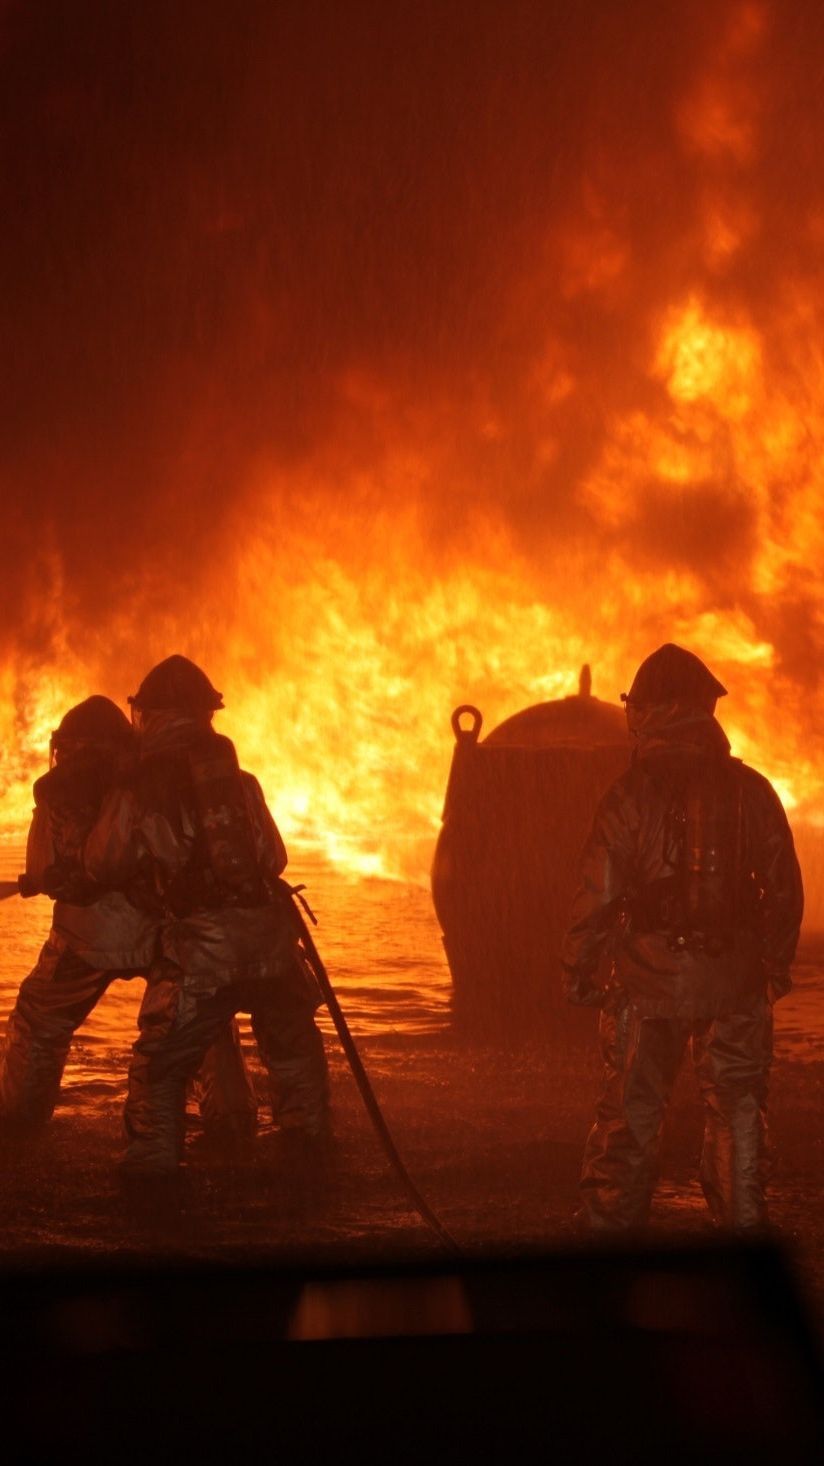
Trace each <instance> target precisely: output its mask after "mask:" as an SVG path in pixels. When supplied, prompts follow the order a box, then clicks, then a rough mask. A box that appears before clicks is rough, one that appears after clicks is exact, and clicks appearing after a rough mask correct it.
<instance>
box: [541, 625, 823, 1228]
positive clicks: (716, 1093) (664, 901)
mask: <svg viewBox="0 0 824 1466" xmlns="http://www.w3.org/2000/svg"><path fill="white" fill-rule="evenodd" d="M725 694H726V689H725V688H724V687H722V685H721V683H720V682H718V681H717V679H716V678H715V677H713V675H712V674H711V672H710V671H709V670H708V668H707V667H706V666H705V665H704V663H703V662H701V661H700V660H699V658H698V657H696V656H694V655H693V654H692V653H691V652H688V651H685V650H684V649H683V648H681V647H678V646H674V645H672V644H671V643H670V644H667V645H666V646H662V647H660V648H659V649H658V650H657V651H656V652H654V653H653V654H652V655H651V656H649V657H648V658H647V659H646V661H644V662H643V663H642V664H641V666H640V668H639V669H638V672H637V674H636V677H635V680H634V681H633V683H632V686H631V688H630V690H629V692H628V693H627V694H626V695H625V697H624V701H625V703H626V713H627V723H628V727H629V731H630V735H631V737H632V740H633V742H634V745H635V746H634V751H633V755H632V761H631V764H630V767H629V769H628V770H627V772H626V773H625V774H623V775H622V776H621V777H620V778H619V779H618V780H617V781H616V782H615V783H614V784H613V785H612V787H611V788H610V789H609V790H608V791H607V793H606V794H605V795H604V797H603V799H602V800H601V803H600V805H599V807H598V810H597V812H596V815H595V819H594V823H593V827H592V830H591V833H590V836H589V839H588V841H587V844H586V846H585V848H584V853H583V856H582V870H581V883H580V887H579V890H578V893H577V895H576V897H575V900H574V904H573V909H572V914H571V922H570V926H569V929H568V931H567V933H566V936H565V939H564V943H563V948H562V966H563V972H564V983H565V988H566V993H567V996H568V998H569V1000H570V1002H572V1003H579V1004H587V1005H592V1006H598V1007H600V1008H601V1009H602V1012H601V1019H600V1039H601V1049H602V1056H603V1061H604V1079H603V1087H602V1090H601V1094H600V1098H599V1101H598V1105H597V1111H596V1120H595V1124H594V1125H593V1127H592V1130H591V1131H590V1134H589V1138H588V1140H587V1143H586V1149H585V1153H584V1161H583V1172H582V1178H581V1197H582V1212H581V1215H582V1220H583V1221H584V1223H585V1225H587V1226H588V1227H589V1228H591V1229H593V1230H612V1229H621V1228H630V1227H636V1226H639V1225H642V1224H643V1223H644V1222H645V1221H646V1219H647V1216H648V1213H649V1208H650V1203H651V1200H652V1195H653V1191H654V1188H655V1183H656V1177H657V1166H658V1155H659V1147H660V1139H661V1131H662V1125H663V1121H664V1116H665V1111H666V1108H667V1103H668V1100H669V1097H670V1093H671V1091H672V1087H673V1084H674V1081H675V1078H676V1075H677V1073H678V1069H679V1066H680V1064H681V1061H682V1059H683V1056H684V1052H685V1049H686V1047H687V1045H688V1044H689V1045H690V1046H691V1049H692V1059H693V1063H694V1066H695V1070H696V1074H697V1078H698V1083H699V1087H700V1091H701V1096H702V1099H703V1105H704V1143H703V1150H702V1155H701V1184H702V1187H703V1191H704V1195H705V1197H706V1200H707V1204H708V1206H709V1209H710V1213H711V1216H712V1219H713V1221H714V1222H715V1223H716V1224H717V1225H719V1226H727V1227H733V1228H736V1229H746V1228H752V1227H759V1226H761V1225H763V1224H764V1222H765V1221H766V1206H765V1197H764V1187H765V1180H766V1165H765V1161H766V1157H765V1145H766V1128H765V1123H766V1100H767V1082H768V1076H769V1069H770V1061H771V1056H772V1005H773V1003H774V1002H775V1001H776V1000H777V999H778V998H780V997H781V996H782V995H783V994H785V993H786V992H788V991H789V988H790V986H791V981H790V964H791V962H792V960H793V956H794V953H795V948H796V943H797V940H798V934H799V929H800V925H801V915H802V908H803V895H802V886H801V875H800V871H799V867H798V861H797V859H796V855H795V850H794V847H793V839H792V835H791V833H790V828H789V825H788V823H787V819H786V816H785V814H784V810H783V808H782V806H781V803H780V801H779V799H778V796H777V795H776V793H775V791H774V790H773V788H772V787H771V785H770V784H769V783H768V782H767V780H766V779H765V778H764V777H763V776H762V775H761V774H759V773H757V772H756V771H755V770H754V769H751V768H748V767H747V766H746V765H745V764H743V763H741V762H740V761H739V760H738V759H734V758H732V757H731V755H730V747H729V743H728V741H727V738H726V736H725V734H724V732H723V730H722V728H721V726H720V725H719V723H718V722H717V721H716V719H715V717H714V712H715V705H716V701H717V699H718V698H719V697H723V696H724V695H725ZM607 959H609V964H608V965H609V966H610V972H609V975H608V976H607V977H606V979H605V980H603V981H602V980H601V979H600V977H599V969H600V971H601V972H603V970H604V963H605V962H607Z"/></svg>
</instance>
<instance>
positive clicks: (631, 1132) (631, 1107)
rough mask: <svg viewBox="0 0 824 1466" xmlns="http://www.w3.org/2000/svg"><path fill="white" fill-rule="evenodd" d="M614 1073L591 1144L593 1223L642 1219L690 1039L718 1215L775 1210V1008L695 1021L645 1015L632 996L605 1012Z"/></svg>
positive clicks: (712, 1205)
mask: <svg viewBox="0 0 824 1466" xmlns="http://www.w3.org/2000/svg"><path fill="white" fill-rule="evenodd" d="M600 1039H601V1052H602V1057H603V1061H604V1078H603V1085H602V1089H601V1095H600V1098H599V1101H598V1106H597V1110H596V1120H595V1124H594V1125H593V1127H592V1130H591V1131H590V1134H589V1137H588V1139H587V1143H586V1148H585V1151H584V1162H583V1170H582V1176H581V1200H582V1212H583V1219H584V1220H585V1222H586V1223H587V1224H588V1225H589V1227H590V1228H591V1229H592V1230H595V1231H602V1230H603V1231H607V1230H615V1229H621V1228H627V1227H637V1226H642V1225H643V1224H644V1223H645V1222H646V1220H647V1217H648V1215H649V1209H650V1203H651V1201H652V1195H653V1192H654V1190H655V1185H656V1181H657V1179H658V1158H659V1151H660V1144H661V1133H662V1129H663V1123H664V1116H665V1113H666V1109H667V1104H668V1101H669V1098H670V1095H671V1093H672V1087H673V1084H674V1083H675V1079H676V1077H677V1074H678V1071H679V1068H680V1066H681V1063H682V1060H683V1057H684V1053H685V1050H686V1048H687V1045H688V1044H689V1045H690V1046H691V1048H692V1059H693V1063H694V1065H695V1071H696V1075H697V1078H698V1084H699V1087H700V1091H701V1097H702V1100H703V1104H704V1144H703V1149H702V1152H701V1171H700V1175H701V1185H702V1188H703V1191H704V1196H705V1197H706V1200H707V1205H708V1206H709V1209H710V1213H711V1216H712V1219H713V1221H714V1222H715V1223H716V1225H718V1226H726V1227H733V1228H738V1229H741V1228H748V1227H758V1226H760V1225H763V1223H764V1222H765V1221H766V1218H767V1212H766V1203H765V1198H764V1188H765V1184H766V1179H767V1177H766V1102H767V1084H768V1079H769V1070H770V1063H771V1060H772V1008H771V1007H770V1004H769V1003H768V1002H767V1001H766V999H764V1000H763V1001H762V1002H760V1003H759V1004H758V1005H757V1006H756V1007H754V1008H753V1010H752V1011H751V1012H746V1013H731V1014H728V1015H725V1016H724V1017H720V1018H712V1019H703V1020H699V1021H697V1022H692V1023H685V1022H683V1021H679V1020H676V1019H670V1018H642V1017H641V1016H640V1015H639V1014H638V1013H637V1012H636V1010H635V1009H634V1008H633V1006H632V1004H629V1005H627V1006H626V1007H624V1008H621V1009H619V1010H618V1011H617V1012H610V1011H605V1012H603V1013H602V1014H601V1026H600Z"/></svg>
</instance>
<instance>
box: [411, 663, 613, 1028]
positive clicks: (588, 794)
mask: <svg viewBox="0 0 824 1466" xmlns="http://www.w3.org/2000/svg"><path fill="white" fill-rule="evenodd" d="M482 724H483V717H482V714H481V712H480V710H479V709H478V708H476V707H472V706H470V705H464V706H462V707H458V708H456V709H455V711H454V713H453V714H452V728H453V731H454V734H455V749H454V753H453V757H452V768H451V770H450V774H449V782H448V784H447V789H446V800H445V803H444V811H443V826H442V829H441V832H440V835H439V837H438V842H437V845H436V848H435V857H434V861H433V865H432V896H433V900H434V904H435V911H436V913H437V916H438V920H439V922H440V926H441V931H442V935H443V944H444V949H445V952H446V957H447V961H448V963H449V969H450V972H451V974H452V983H453V1004H452V1006H453V1017H454V1021H455V1024H456V1026H457V1027H459V1028H460V1029H462V1030H464V1031H467V1032H470V1033H472V1034H474V1035H477V1036H479V1037H481V1038H488V1039H490V1040H492V1041H493V1042H494V1041H499V1040H510V1041H511V1040H520V1039H525V1038H527V1037H528V1036H531V1035H545V1036H550V1035H552V1034H555V1035H557V1036H560V1037H562V1038H574V1037H576V1036H580V1037H582V1038H583V1037H584V1036H585V1035H586V1034H587V1033H588V1032H589V1031H591V1029H592V1027H593V1026H594V1014H593V1011H592V1010H591V1009H576V1008H573V1007H572V1006H571V1005H570V1004H569V1003H567V1001H566V999H565V998H564V997H563V994H562V992H561V985H560V969H559V949H560V943H561V938H562V936H563V933H564V930H565V927H566V924H567V921H568V918H569V908H570V903H571V900H572V896H573V894H574V891H575V886H576V880H577V865H578V857H579V855H580V852H581V848H582V846H583V844H584V841H585V839H586V836H587V833H588V831H589V827H590V824H591V822H592V817H593V814H594V812H595V808H596V805H597V803H598V800H599V799H600V797H601V795H602V794H603V792H604V790H605V789H607V788H608V786H609V785H610V784H611V783H612V781H613V780H614V779H615V778H617V777H618V775H619V774H621V773H623V771H624V770H625V769H626V768H627V766H628V764H629V754H630V749H629V740H628V735H627V727H626V719H625V717H624V713H623V709H622V708H620V707H619V706H618V705H617V704H612V703H607V702H602V701H601V700H600V699H599V698H597V697H593V696H592V692H591V676H590V672H589V668H588V667H584V668H583V670H582V672H581V680H580V686H579V691H578V693H577V694H575V695H574V696H571V697H565V698H560V699H559V700H558V701H555V702H545V703H538V704H537V705H536V706H535V707H530V708H525V709H524V711H523V712H520V713H516V714H515V715H514V717H511V718H507V719H506V721H505V722H503V723H501V724H500V725H499V727H497V728H495V729H494V730H493V732H491V733H489V734H488V735H487V737H485V738H483V739H481V737H480V733H481V727H482Z"/></svg>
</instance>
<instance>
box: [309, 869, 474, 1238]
mask: <svg viewBox="0 0 824 1466" xmlns="http://www.w3.org/2000/svg"><path fill="white" fill-rule="evenodd" d="M282 885H283V887H284V888H285V890H287V891H288V892H289V897H290V900H289V908H290V910H291V912H292V920H293V922H294V924H295V928H296V931H297V933H298V935H299V937H300V941H301V945H302V947H303V949H304V952H305V954H306V957H307V960H308V962H309V965H310V967H311V968H312V971H313V972H314V974H315V977H316V978H317V982H318V986H319V987H320V990H321V992H322V994H323V998H324V1001H325V1003H326V1006H327V1008H328V1009H329V1012H330V1014H331V1017H332V1022H333V1023H334V1025H335V1029H336V1031H337V1035H338V1038H339V1039H340V1041H341V1046H342V1048H343V1051H344V1053H345V1055H346V1057H347V1059H348V1061H349V1067H350V1068H351V1070H352V1074H353V1075H354V1078H355V1083H356V1084H357V1086H358V1089H359V1090H360V1095H361V1099H362V1100H363V1102H364V1104H365V1106H366V1109H367V1113H368V1115H369V1118H370V1120H371V1121H372V1124H373V1126H374V1128H375V1132H376V1134H377V1136H378V1139H379V1141H380V1143H381V1145H382V1146H383V1149H384V1152H385V1154H386V1156H387V1159H388V1160H389V1163H390V1165H391V1166H392V1169H393V1170H394V1172H395V1174H396V1175H397V1177H398V1179H399V1180H400V1182H401V1185H402V1186H403V1189H404V1191H405V1192H406V1194H407V1196H408V1197H409V1200H410V1201H411V1202H412V1205H413V1206H414V1208H415V1210H416V1211H417V1213H418V1215H419V1216H420V1217H421V1218H422V1220H423V1221H424V1222H425V1223H426V1225H427V1227H430V1228H431V1230H432V1231H433V1232H434V1233H435V1235H436V1236H437V1237H438V1238H439V1239H440V1241H441V1242H442V1243H443V1245H444V1247H446V1248H447V1249H448V1251H449V1252H451V1253H452V1254H453V1255H454V1256H456V1257H460V1256H461V1249H460V1247H459V1246H458V1244H457V1242H456V1241H455V1238H454V1237H453V1236H452V1234H451V1232H448V1231H447V1229H446V1227H445V1226H444V1224H443V1222H442V1221H441V1220H440V1218H439V1217H438V1216H436V1214H435V1212H433V1210H432V1208H431V1206H430V1205H429V1203H428V1202H427V1201H426V1199H425V1198H424V1197H423V1196H422V1195H421V1193H420V1191H419V1190H418V1188H417V1186H416V1185H415V1183H414V1181H413V1180H412V1177H411V1176H410V1174H409V1172H408V1171H407V1169H406V1166H405V1165H404V1163H403V1161H402V1159H401V1156H400V1154H399V1152H398V1148H397V1146H396V1144H395V1142H394V1140H393V1139H392V1135H391V1133H390V1130H389V1126H388V1125H387V1123H386V1121H385V1120H384V1118H383V1113H382V1111H381V1108H380V1105H379V1104H378V1101H377V1099H376V1098H375V1092H374V1090H373V1089H372V1084H371V1082H370V1079H369V1075H368V1074H367V1072H366V1070H365V1069H364V1067H363V1061H362V1059H361V1056H360V1054H359V1053H358V1050H357V1047H356V1044H355V1040H354V1039H353V1037H352V1034H351V1031H350V1029H349V1024H348V1023H347V1021H346V1018H345V1016H344V1013H343V1010H342V1008H341V1006H340V1003H339V1002H338V999H337V995H336V993H335V990H334V988H333V987H332V983H331V980H330V977H329V973H328V972H327V971H326V967H325V965H324V962H323V959H322V957H321V955H320V953H319V952H318V949H317V947H316V946H315V943H314V939H313V937H312V933H311V932H310V930H309V928H308V926H307V925H306V921H305V919H304V916H303V911H305V912H306V913H307V915H308V916H309V918H310V920H311V921H312V923H313V925H317V922H316V919H315V915H314V912H313V911H312V909H311V907H310V906H309V903H308V902H307V901H306V900H305V899H304V897H303V896H302V895H301V891H303V889H304V887H303V886H302V885H301V886H290V885H289V884H288V882H287V881H283V882H282ZM298 901H299V902H300V906H302V907H303V911H301V909H300V907H299V906H298V905H297V903H298Z"/></svg>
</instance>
